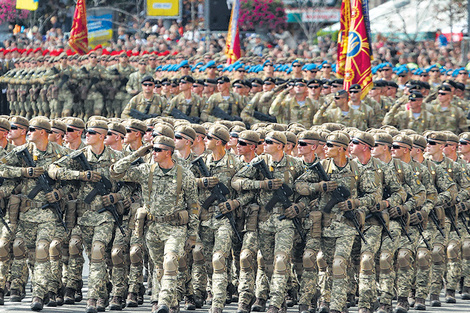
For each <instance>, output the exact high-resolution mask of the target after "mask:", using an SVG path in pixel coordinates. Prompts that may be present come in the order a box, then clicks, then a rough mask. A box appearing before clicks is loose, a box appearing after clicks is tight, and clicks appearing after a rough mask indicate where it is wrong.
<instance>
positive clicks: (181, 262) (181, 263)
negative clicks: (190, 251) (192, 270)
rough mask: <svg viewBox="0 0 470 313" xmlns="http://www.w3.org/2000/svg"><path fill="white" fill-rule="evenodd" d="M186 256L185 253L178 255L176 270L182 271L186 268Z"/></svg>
mask: <svg viewBox="0 0 470 313" xmlns="http://www.w3.org/2000/svg"><path fill="white" fill-rule="evenodd" d="M187 261H188V257H187V256H186V253H185V254H184V255H183V256H182V257H180V259H179V260H178V271H179V272H184V271H186V268H187V267H188V262H187Z"/></svg>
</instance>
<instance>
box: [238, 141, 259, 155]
mask: <svg viewBox="0 0 470 313" xmlns="http://www.w3.org/2000/svg"><path fill="white" fill-rule="evenodd" d="M255 149H256V147H255V146H254V145H252V144H249V143H248V142H247V141H244V140H238V143H237V154H238V155H244V154H248V153H250V152H251V151H253V150H255Z"/></svg>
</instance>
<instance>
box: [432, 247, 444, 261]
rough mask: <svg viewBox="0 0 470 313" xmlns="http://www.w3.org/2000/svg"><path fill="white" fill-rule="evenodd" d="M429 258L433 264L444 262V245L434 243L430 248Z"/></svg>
mask: <svg viewBox="0 0 470 313" xmlns="http://www.w3.org/2000/svg"><path fill="white" fill-rule="evenodd" d="M431 260H432V263H434V264H444V262H445V261H446V250H445V247H444V245H441V244H435V245H434V247H433V249H432V254H431Z"/></svg>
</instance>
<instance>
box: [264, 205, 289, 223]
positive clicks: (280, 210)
mask: <svg viewBox="0 0 470 313" xmlns="http://www.w3.org/2000/svg"><path fill="white" fill-rule="evenodd" d="M271 214H284V208H283V207H280V206H276V207H274V208H273V209H272V210H271V211H268V210H266V207H264V206H260V207H259V221H260V222H266V221H267V220H268V219H269V216H270V215H271Z"/></svg>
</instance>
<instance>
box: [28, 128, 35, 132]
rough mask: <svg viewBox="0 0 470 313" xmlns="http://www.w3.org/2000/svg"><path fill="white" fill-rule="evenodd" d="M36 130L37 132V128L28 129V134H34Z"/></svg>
mask: <svg viewBox="0 0 470 313" xmlns="http://www.w3.org/2000/svg"><path fill="white" fill-rule="evenodd" d="M36 130H37V128H34V127H30V128H28V131H29V132H30V133H34V132H35V131H36Z"/></svg>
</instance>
